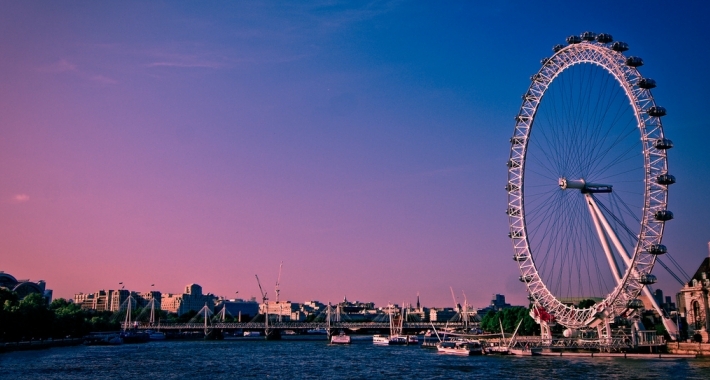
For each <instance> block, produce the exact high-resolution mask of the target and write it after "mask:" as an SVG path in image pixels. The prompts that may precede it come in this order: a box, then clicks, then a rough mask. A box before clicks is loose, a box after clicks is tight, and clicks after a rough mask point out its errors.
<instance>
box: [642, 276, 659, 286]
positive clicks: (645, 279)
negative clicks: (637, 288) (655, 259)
mask: <svg viewBox="0 0 710 380" xmlns="http://www.w3.org/2000/svg"><path fill="white" fill-rule="evenodd" d="M656 281H657V279H656V276H654V275H652V274H650V273H648V274H642V275H641V276H640V277H639V283H640V284H642V285H651V284H655V283H656Z"/></svg>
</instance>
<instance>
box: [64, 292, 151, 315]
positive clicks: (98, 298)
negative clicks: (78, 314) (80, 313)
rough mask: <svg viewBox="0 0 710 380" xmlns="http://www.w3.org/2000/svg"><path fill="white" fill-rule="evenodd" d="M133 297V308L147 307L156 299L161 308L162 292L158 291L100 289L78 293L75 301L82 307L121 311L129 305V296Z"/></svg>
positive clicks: (75, 295)
mask: <svg viewBox="0 0 710 380" xmlns="http://www.w3.org/2000/svg"><path fill="white" fill-rule="evenodd" d="M129 296H130V297H132V298H133V301H132V303H131V307H132V308H142V307H147V306H148V305H149V304H150V301H151V300H153V299H155V300H156V301H155V308H156V309H160V301H161V294H160V292H158V291H150V292H145V293H138V292H133V291H129V290H126V289H119V290H112V289H110V290H103V289H101V290H99V291H98V292H96V293H76V294H74V303H75V304H77V305H79V306H80V307H81V308H82V309H86V310H96V311H114V312H115V311H119V310H121V309H125V308H126V307H127V300H128V297H129Z"/></svg>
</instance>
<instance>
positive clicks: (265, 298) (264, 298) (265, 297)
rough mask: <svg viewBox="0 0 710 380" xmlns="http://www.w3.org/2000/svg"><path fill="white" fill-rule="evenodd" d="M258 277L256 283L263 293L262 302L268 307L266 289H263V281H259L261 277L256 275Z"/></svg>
mask: <svg viewBox="0 0 710 380" xmlns="http://www.w3.org/2000/svg"><path fill="white" fill-rule="evenodd" d="M254 276H256V283H257V284H259V291H260V292H261V301H262V302H263V303H264V305H266V301H267V300H268V299H269V297H267V296H266V293H264V289H262V288H261V281H259V275H258V274H255V275H254Z"/></svg>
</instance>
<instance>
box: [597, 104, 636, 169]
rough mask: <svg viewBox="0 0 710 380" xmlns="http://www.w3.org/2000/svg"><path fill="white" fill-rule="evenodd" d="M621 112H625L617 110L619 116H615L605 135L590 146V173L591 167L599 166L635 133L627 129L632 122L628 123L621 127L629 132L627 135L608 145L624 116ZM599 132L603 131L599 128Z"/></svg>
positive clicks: (598, 137)
mask: <svg viewBox="0 0 710 380" xmlns="http://www.w3.org/2000/svg"><path fill="white" fill-rule="evenodd" d="M621 111H623V110H622V109H621V108H620V109H619V110H617V115H616V116H615V119H614V120H613V121H612V122H611V123H610V124H609V126H608V128H607V129H606V130H605V131H604V133H603V134H601V135H597V136H595V140H596V142H593V143H592V144H590V145H591V146H592V149H590V150H589V153H590V155H589V156H588V157H587V160H588V161H587V162H588V165H589V166H590V169H589V171H591V166H592V165H593V164H598V163H599V162H601V161H602V160H604V158H605V157H606V155H607V154H608V153H609V151H611V150H612V149H614V148H615V147H616V146H617V145H618V144H619V143H620V142H622V141H623V140H624V139H625V138H626V137H628V136H629V135H630V134H631V133H632V132H634V129H630V128H627V127H628V126H629V125H630V123H631V122H630V121H628V122H627V124H626V125H625V126H624V127H621V129H622V130H628V132H627V133H626V135H620V136H617V138H616V139H615V140H613V141H612V142H611V143H609V144H608V145H607V140H608V139H609V135H610V133H611V131H612V130H614V129H615V128H617V129H618V128H619V127H618V125H617V119H618V117H620V116H621V115H622V112H621ZM598 131H599V132H600V133H601V132H602V129H601V128H599V129H598ZM602 148H605V149H602Z"/></svg>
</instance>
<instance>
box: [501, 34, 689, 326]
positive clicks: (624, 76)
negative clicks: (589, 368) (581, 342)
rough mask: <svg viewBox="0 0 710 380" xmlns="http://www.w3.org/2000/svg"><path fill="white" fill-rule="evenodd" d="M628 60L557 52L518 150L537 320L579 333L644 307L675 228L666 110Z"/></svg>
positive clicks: (623, 47)
mask: <svg viewBox="0 0 710 380" xmlns="http://www.w3.org/2000/svg"><path fill="white" fill-rule="evenodd" d="M627 50H628V45H627V44H625V43H623V42H619V41H613V39H612V36H611V35H609V34H604V33H602V34H595V33H592V32H585V33H582V34H581V35H580V36H570V37H569V38H567V44H566V45H556V46H555V47H554V48H553V51H554V54H553V55H552V56H551V57H550V58H545V59H543V60H542V67H541V68H540V70H539V71H538V72H537V73H535V74H534V75H533V76H532V77H531V84H530V87H529V88H528V91H527V92H526V93H525V95H523V102H522V106H521V108H520V111H519V113H518V115H517V116H516V117H515V130H514V133H513V136H512V138H511V139H510V146H511V150H510V158H509V160H508V163H507V165H508V183H507V185H506V191H507V193H508V209H507V214H508V219H509V223H510V232H509V236H510V238H511V241H512V244H513V251H514V255H513V258H514V260H515V261H516V262H517V264H518V266H519V268H520V281H522V282H523V283H524V284H525V286H526V287H527V290H528V293H529V299H530V301H531V303H532V304H533V310H535V312H536V313H538V312H539V313H540V314H538V316H540V315H544V316H546V317H545V318H547V319H548V322H549V319H551V318H553V319H554V321H555V322H557V323H559V324H561V325H563V326H565V327H567V328H570V329H581V328H588V327H594V326H597V325H599V324H600V323H602V322H603V321H604V320H608V319H609V318H610V317H613V316H619V315H624V314H625V313H628V312H630V311H632V310H633V309H635V308H638V307H639V306H640V300H639V298H638V297H639V295H640V294H641V293H642V292H646V293H649V292H648V288H647V287H646V285H650V284H653V283H654V282H656V277H655V276H654V275H653V274H652V273H651V271H652V269H653V266H654V263H655V261H656V257H657V255H660V254H663V253H665V252H666V247H665V246H664V245H663V244H662V242H661V240H662V238H663V230H664V225H665V222H667V221H668V220H671V219H672V218H673V214H672V212H670V211H669V210H668V209H667V202H668V187H669V185H671V184H673V183H675V178H674V176H673V175H671V174H670V173H669V170H668V162H667V150H668V149H670V148H671V147H672V146H673V143H672V142H671V141H670V140H669V139H667V138H666V136H665V135H664V132H663V126H662V123H661V119H662V117H663V116H664V115H665V114H666V110H665V108H663V107H660V106H659V105H657V104H656V101H655V100H654V98H653V96H652V94H651V89H653V88H654V87H656V82H655V81H654V80H653V79H651V78H646V77H643V76H642V75H641V73H640V72H639V67H640V66H642V65H643V60H642V59H641V58H639V57H636V56H626V55H625V54H624V52H626V51H627ZM649 295H650V293H649ZM585 299H591V300H593V301H595V303H594V304H593V305H591V306H590V305H589V304H587V305H584V304H582V305H580V303H579V301H581V300H585ZM545 318H543V319H545Z"/></svg>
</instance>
